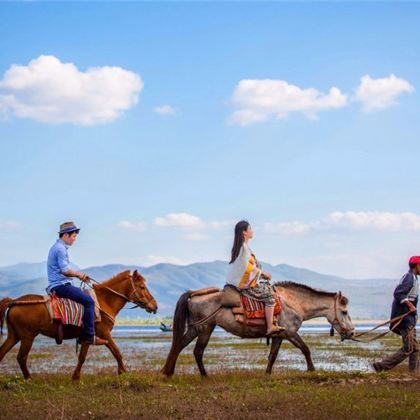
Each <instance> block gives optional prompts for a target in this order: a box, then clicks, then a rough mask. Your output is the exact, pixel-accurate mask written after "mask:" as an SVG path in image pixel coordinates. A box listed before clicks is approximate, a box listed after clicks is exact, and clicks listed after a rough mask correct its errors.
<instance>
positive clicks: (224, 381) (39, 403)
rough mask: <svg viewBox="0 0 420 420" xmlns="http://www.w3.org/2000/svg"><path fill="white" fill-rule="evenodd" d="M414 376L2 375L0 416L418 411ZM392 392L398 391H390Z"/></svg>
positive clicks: (393, 414)
mask: <svg viewBox="0 0 420 420" xmlns="http://www.w3.org/2000/svg"><path fill="white" fill-rule="evenodd" d="M419 385H420V379H419V378H417V377H412V376H408V375H405V374H402V373H398V374H381V375H374V374H362V373H352V374H348V373H332V372H313V373H306V372H298V371H287V372H284V373H282V374H276V375H272V376H267V375H265V374H263V373H261V372H254V371H251V372H250V371H244V370H232V371H227V372H220V373H215V374H213V375H211V376H210V377H208V378H206V379H201V378H200V377H199V376H197V375H179V376H174V377H173V378H172V379H167V378H164V377H162V376H160V375H159V374H157V373H152V372H143V373H140V372H138V373H130V374H125V375H122V376H120V377H118V376H116V375H109V374H105V375H104V374H102V375H101V374H98V375H85V376H84V377H83V379H82V380H81V381H80V383H72V382H71V380H70V379H69V378H68V376H67V375H66V376H64V375H61V374H55V375H54V374H51V375H36V376H35V377H34V379H33V380H32V381H23V380H22V379H20V378H18V377H5V376H0V402H1V411H0V417H1V418H22V419H26V418H27V419H32V418H34V417H35V418H68V419H72V418H110V419H111V418H148V419H154V418H156V419H157V418H201V419H210V418H211V419H213V418H234V419H235V418H250V417H258V418H269V417H271V418H280V417H281V418H293V419H295V418H317V419H323V418H349V419H350V418H378V419H380V418H383V419H385V418H386V419H388V418H400V417H405V418H410V417H413V418H417V417H418V410H419V409H420V394H419V392H418V389H419ZM396 396H398V398H396Z"/></svg>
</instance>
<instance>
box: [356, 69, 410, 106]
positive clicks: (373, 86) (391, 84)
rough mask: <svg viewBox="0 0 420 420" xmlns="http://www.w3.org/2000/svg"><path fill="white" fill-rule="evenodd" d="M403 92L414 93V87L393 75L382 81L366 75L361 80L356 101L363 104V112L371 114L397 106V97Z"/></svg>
mask: <svg viewBox="0 0 420 420" xmlns="http://www.w3.org/2000/svg"><path fill="white" fill-rule="evenodd" d="M403 92H407V93H411V92H414V87H413V86H412V85H411V84H410V83H409V82H408V81H407V80H404V79H401V78H399V77H396V76H394V75H393V74H391V75H390V76H389V77H383V78H381V79H372V78H371V77H370V76H369V75H368V74H366V75H365V76H363V77H362V78H361V79H360V85H359V86H358V87H357V89H356V95H355V100H356V101H359V102H361V103H362V109H363V111H365V112H370V111H374V110H378V109H383V108H388V107H390V106H392V105H394V104H396V103H397V101H396V98H397V96H398V95H400V94H401V93H403Z"/></svg>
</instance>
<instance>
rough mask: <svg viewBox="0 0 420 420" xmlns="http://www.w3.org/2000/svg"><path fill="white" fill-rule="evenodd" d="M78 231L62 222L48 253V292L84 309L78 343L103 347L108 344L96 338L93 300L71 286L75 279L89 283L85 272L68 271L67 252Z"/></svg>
mask: <svg viewBox="0 0 420 420" xmlns="http://www.w3.org/2000/svg"><path fill="white" fill-rule="evenodd" d="M79 232H80V229H79V228H78V227H77V226H76V225H75V224H74V223H73V222H65V223H63V224H62V225H60V232H59V233H58V235H59V239H57V241H56V242H55V244H54V245H53V246H52V247H51V249H50V252H49V254H48V261H47V272H48V292H49V293H54V294H55V295H57V296H58V297H60V298H67V299H71V300H74V301H75V302H77V303H80V304H82V305H83V307H84V314H83V332H82V335H81V337H80V339H79V341H80V342H86V343H89V344H95V345H103V344H107V340H104V339H103V338H101V337H95V324H94V322H95V301H94V300H93V299H92V297H91V296H90V295H88V294H86V293H84V292H83V291H82V290H81V289H80V288H79V287H75V286H73V283H72V278H74V277H77V278H79V279H80V280H81V281H83V282H88V281H89V278H88V276H87V275H86V274H85V273H82V272H80V271H75V270H72V269H71V268H70V260H69V255H68V252H67V250H68V248H69V247H70V246H72V245H73V244H74V243H75V241H76V239H77V235H78V234H79Z"/></svg>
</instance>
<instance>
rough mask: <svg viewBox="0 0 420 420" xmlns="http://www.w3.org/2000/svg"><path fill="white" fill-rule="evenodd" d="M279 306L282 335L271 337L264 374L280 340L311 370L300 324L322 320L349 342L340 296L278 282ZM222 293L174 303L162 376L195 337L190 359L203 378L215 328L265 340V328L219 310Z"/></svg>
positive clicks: (348, 325) (184, 297)
mask: <svg viewBox="0 0 420 420" xmlns="http://www.w3.org/2000/svg"><path fill="white" fill-rule="evenodd" d="M274 289H275V291H276V293H277V294H278V295H279V297H280V300H281V305H282V312H281V313H280V315H279V317H278V323H279V325H282V326H283V327H285V329H286V330H285V331H284V332H282V333H280V334H278V335H276V338H275V339H274V337H273V344H272V349H271V352H270V357H269V365H268V367H267V372H268V373H271V369H272V366H273V363H274V361H275V360H276V357H277V354H278V351H279V348H280V345H281V342H282V340H283V339H286V340H288V341H290V342H291V343H292V344H293V345H294V346H296V347H297V348H299V349H300V350H301V351H302V353H303V355H304V356H305V359H306V363H307V367H308V370H314V369H315V367H314V365H313V363H312V358H311V352H310V350H309V348H308V346H307V345H306V344H305V342H304V341H303V340H302V337H301V336H300V335H299V334H298V330H299V328H300V326H301V325H302V322H303V321H306V320H308V319H312V318H317V317H325V318H327V320H328V322H329V323H330V324H331V326H332V328H334V329H335V330H337V332H338V333H339V334H340V335H341V337H342V338H343V339H344V338H351V337H352V336H353V334H354V326H353V323H352V322H351V318H350V315H349V313H348V299H347V298H346V297H345V296H343V295H342V294H341V292H337V293H330V292H324V291H322V290H316V289H313V288H311V287H309V286H305V285H303V284H297V283H293V282H287V281H286V282H279V283H276V284H275V285H274ZM222 293H223V292H217V291H216V292H214V293H211V294H206V295H203V296H191V295H192V291H189V292H185V293H184V294H183V295H181V297H180V298H179V300H178V303H177V305H176V309H175V314H174V323H173V330H174V333H173V337H172V347H171V350H170V351H169V354H168V356H167V358H166V363H165V365H164V367H163V368H162V373H163V374H164V375H166V376H171V375H173V374H174V371H175V365H176V362H177V359H178V356H179V354H180V353H181V351H182V350H183V349H184V348H185V347H186V346H187V345H188V344H189V343H191V342H192V341H193V340H194V339H195V338H196V337H198V338H197V342H196V345H195V348H194V356H195V360H196V362H197V365H198V368H199V370H200V373H201V375H202V376H206V375H207V373H206V370H205V368H204V364H203V353H204V350H205V348H206V347H207V344H208V342H209V339H210V336H211V334H212V333H213V330H214V328H215V327H216V325H218V326H219V327H222V328H223V329H224V330H226V331H227V332H230V333H231V334H234V335H236V336H238V337H242V338H260V337H264V336H265V332H266V327H265V325H264V326H259V327H251V326H244V325H242V324H239V323H238V322H237V321H236V320H235V317H234V315H233V313H232V310H231V309H230V308H224V307H221V301H222Z"/></svg>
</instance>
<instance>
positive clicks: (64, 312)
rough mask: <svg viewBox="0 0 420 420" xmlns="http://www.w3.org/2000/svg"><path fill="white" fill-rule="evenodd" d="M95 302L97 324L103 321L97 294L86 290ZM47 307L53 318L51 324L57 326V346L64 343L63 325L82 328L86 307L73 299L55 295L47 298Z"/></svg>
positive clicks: (91, 290)
mask: <svg viewBox="0 0 420 420" xmlns="http://www.w3.org/2000/svg"><path fill="white" fill-rule="evenodd" d="M85 293H88V294H89V295H90V296H91V297H92V299H93V300H94V301H95V322H100V321H101V313H100V306H99V303H98V299H97V298H96V293H95V291H94V290H93V289H90V290H86V291H85ZM45 305H46V307H47V310H48V313H49V315H50V318H51V322H53V323H54V324H56V325H57V331H58V334H57V337H56V339H55V341H56V343H57V344H61V343H62V342H63V325H72V326H75V327H81V326H82V325H83V314H84V307H83V305H82V304H80V303H77V302H75V301H74V300H71V299H66V298H60V297H58V296H57V295H56V294H55V293H52V294H49V295H47V296H45Z"/></svg>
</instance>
